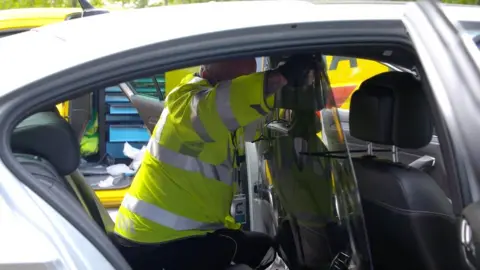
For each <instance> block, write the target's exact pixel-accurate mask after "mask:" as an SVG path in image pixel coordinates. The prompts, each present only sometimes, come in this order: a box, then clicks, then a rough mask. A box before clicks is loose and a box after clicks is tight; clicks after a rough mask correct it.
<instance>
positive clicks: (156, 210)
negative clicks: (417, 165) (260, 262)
mask: <svg viewBox="0 0 480 270" xmlns="http://www.w3.org/2000/svg"><path fill="white" fill-rule="evenodd" d="M122 206H123V207H125V208H126V209H128V210H129V211H130V212H132V213H134V214H137V215H139V216H141V217H143V218H146V219H149V220H151V221H153V222H155V223H158V224H160V225H162V226H165V227H168V228H171V229H173V230H176V231H188V230H218V229H221V228H223V227H224V225H223V224H222V223H203V222H198V221H195V220H192V219H189V218H186V217H182V216H179V215H176V214H173V213H171V212H169V211H167V210H164V209H162V208H160V207H158V206H155V205H153V204H150V203H147V202H144V201H142V200H139V199H137V198H135V197H133V196H132V195H130V194H128V193H127V194H126V195H125V197H124V198H123V202H122Z"/></svg>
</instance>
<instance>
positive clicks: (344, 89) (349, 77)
mask: <svg viewBox="0 0 480 270" xmlns="http://www.w3.org/2000/svg"><path fill="white" fill-rule="evenodd" d="M324 59H325V60H326V65H327V74H328V78H329V80H330V83H331V85H332V89H333V92H334V98H335V103H336V104H337V106H338V107H339V108H341V109H345V110H348V109H349V108H350V97H351V95H352V94H353V92H354V91H355V90H357V88H358V87H359V86H360V84H361V83H362V82H363V81H365V80H366V79H368V78H371V77H372V76H375V75H377V74H380V73H383V72H387V71H389V70H390V68H389V67H388V66H386V65H384V64H382V63H380V62H377V61H373V60H367V59H362V58H353V57H345V56H339V55H325V56H324Z"/></svg>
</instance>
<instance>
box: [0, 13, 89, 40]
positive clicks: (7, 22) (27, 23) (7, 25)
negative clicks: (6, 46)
mask: <svg viewBox="0 0 480 270" xmlns="http://www.w3.org/2000/svg"><path fill="white" fill-rule="evenodd" d="M81 11H82V9H81V8H25V9H7V10H1V11H0V37H3V36H6V35H11V34H15V33H20V32H23V31H26V30H30V29H32V28H35V27H40V26H42V25H46V24H51V23H56V22H62V21H65V20H66V19H67V18H68V17H70V16H72V15H74V14H78V13H80V12H81Z"/></svg>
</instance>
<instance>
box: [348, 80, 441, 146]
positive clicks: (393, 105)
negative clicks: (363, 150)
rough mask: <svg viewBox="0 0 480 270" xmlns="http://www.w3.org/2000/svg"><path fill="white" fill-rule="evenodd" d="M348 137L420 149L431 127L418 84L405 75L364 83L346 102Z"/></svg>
mask: <svg viewBox="0 0 480 270" xmlns="http://www.w3.org/2000/svg"><path fill="white" fill-rule="evenodd" d="M349 123H350V134H351V135H352V136H353V137H356V138H358V139H360V140H364V141H368V142H373V143H378V144H385V145H395V146H398V147H401V148H413V149H417V148H421V147H423V146H425V145H427V144H428V143H430V141H431V139H432V134H433V124H432V120H431V117H430V111H429V106H428V102H427V99H426V97H425V93H424V91H423V89H422V85H421V83H420V81H418V80H417V79H416V78H415V77H414V76H413V75H411V74H409V73H406V72H385V73H381V74H378V75H375V76H373V77H371V78H370V79H367V80H365V81H364V82H363V83H362V84H361V85H360V87H359V89H358V90H357V91H356V92H355V93H354V94H353V95H352V100H351V102H350V122H349Z"/></svg>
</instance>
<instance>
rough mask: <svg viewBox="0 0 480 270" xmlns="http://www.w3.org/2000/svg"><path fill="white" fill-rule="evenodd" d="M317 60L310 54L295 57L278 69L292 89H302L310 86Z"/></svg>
mask: <svg viewBox="0 0 480 270" xmlns="http://www.w3.org/2000/svg"><path fill="white" fill-rule="evenodd" d="M315 65H316V63H315V59H314V58H313V56H312V55H309V54H298V55H293V56H291V57H290V58H288V59H287V61H286V62H285V64H283V65H281V66H280V67H278V71H279V72H280V73H281V74H282V76H283V77H284V78H285V79H286V80H287V82H288V83H287V84H288V85H289V86H292V87H300V86H304V85H306V84H308V83H309V82H308V81H310V80H309V79H310V77H313V76H312V75H313V73H312V72H313V70H314V69H315Z"/></svg>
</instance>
